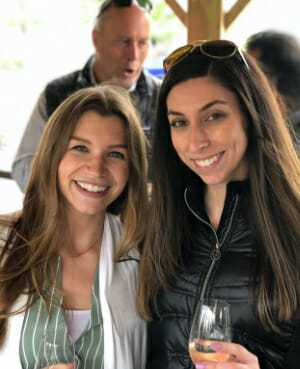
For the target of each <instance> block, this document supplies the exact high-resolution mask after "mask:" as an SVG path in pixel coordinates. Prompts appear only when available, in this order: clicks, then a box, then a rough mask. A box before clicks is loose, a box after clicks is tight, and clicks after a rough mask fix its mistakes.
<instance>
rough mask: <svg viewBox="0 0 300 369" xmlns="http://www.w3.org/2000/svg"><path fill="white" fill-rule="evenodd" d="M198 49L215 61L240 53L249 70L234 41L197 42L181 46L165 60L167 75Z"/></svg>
mask: <svg viewBox="0 0 300 369" xmlns="http://www.w3.org/2000/svg"><path fill="white" fill-rule="evenodd" d="M196 47H199V49H200V51H201V53H202V54H204V55H206V56H208V57H210V58H214V59H226V58H231V57H232V56H233V55H234V54H235V53H236V52H238V53H239V55H240V57H241V59H242V62H243V63H244V65H245V66H246V68H247V69H250V68H249V65H248V63H247V61H246V59H245V57H244V55H243V53H242V52H241V51H240V49H239V48H238V46H237V45H236V44H235V43H233V42H232V41H228V40H212V41H201V40H199V41H196V42H194V43H192V44H187V45H185V46H181V47H179V48H178V49H176V50H174V51H173V52H172V53H171V54H170V55H169V56H167V57H166V58H165V60H164V61H163V66H164V71H165V74H166V73H167V72H168V70H169V69H170V68H171V67H173V65H175V64H177V63H178V62H180V61H181V60H183V59H184V58H185V57H187V56H188V55H189V54H190V53H191V52H192V51H193V50H194V49H195V48H196Z"/></svg>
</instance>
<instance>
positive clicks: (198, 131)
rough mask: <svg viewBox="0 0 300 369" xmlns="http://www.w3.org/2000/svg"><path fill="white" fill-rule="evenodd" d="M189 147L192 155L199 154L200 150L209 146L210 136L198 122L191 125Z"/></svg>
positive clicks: (188, 139) (188, 138)
mask: <svg viewBox="0 0 300 369" xmlns="http://www.w3.org/2000/svg"><path fill="white" fill-rule="evenodd" d="M187 145H188V149H189V151H190V152H191V153H193V152H199V150H202V149H204V148H206V147H207V146H208V145H209V139H208V134H207V132H206V130H205V128H204V127H203V126H202V125H201V124H200V123H198V122H196V123H191V124H190V129H189V132H188V137H187Z"/></svg>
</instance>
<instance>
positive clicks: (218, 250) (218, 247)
mask: <svg viewBox="0 0 300 369" xmlns="http://www.w3.org/2000/svg"><path fill="white" fill-rule="evenodd" d="M186 193H187V188H186V189H185V192H184V200H185V203H186V205H187V207H188V208H189V210H190V211H191V213H192V214H193V215H194V216H195V217H196V218H197V219H198V220H200V221H201V222H202V223H205V224H206V225H207V226H208V227H209V228H210V229H211V230H212V231H213V233H214V235H215V238H216V246H215V249H214V250H212V252H211V253H210V258H211V260H212V262H211V264H210V266H209V269H208V272H207V274H206V276H205V279H204V283H203V286H202V289H201V293H200V300H201V299H203V298H204V295H205V292H206V289H207V285H208V281H209V278H210V276H211V273H212V271H213V268H214V266H215V264H216V261H217V260H219V259H220V258H221V256H222V254H221V247H222V246H223V244H224V242H225V240H226V237H227V235H228V233H229V231H230V229H231V225H232V221H233V217H234V214H235V211H236V207H237V204H238V200H239V195H237V196H236V198H235V202H234V206H233V210H232V213H231V217H230V221H229V225H228V227H227V230H226V233H225V235H224V237H223V240H222V242H221V243H220V242H219V238H218V235H217V232H216V231H215V229H214V228H213V227H212V225H211V224H210V223H208V222H207V221H206V220H204V219H202V218H201V217H199V215H198V214H197V213H195V212H194V210H193V209H192V208H191V207H190V206H189V204H188V201H187V198H186Z"/></svg>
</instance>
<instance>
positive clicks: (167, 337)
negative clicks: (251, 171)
mask: <svg viewBox="0 0 300 369" xmlns="http://www.w3.org/2000/svg"><path fill="white" fill-rule="evenodd" d="M199 194H200V191H199V185H197V186H190V187H188V188H187V190H186V193H185V199H186V204H187V207H188V209H189V211H188V213H189V216H190V224H191V231H192V235H193V241H192V244H191V245H190V248H189V254H188V258H187V261H186V263H185V264H186V272H184V273H181V274H180V275H179V278H178V279H177V281H176V283H174V285H173V287H172V288H171V289H169V290H168V291H165V292H163V293H161V294H160V295H159V299H158V307H159V311H160V318H156V319H154V320H153V321H152V322H151V323H149V339H148V342H149V357H148V365H147V369H150V368H151V369H192V368H194V365H193V363H192V362H191V360H190V358H189V353H188V337H189V331H190V327H191V321H192V317H193V313H194V311H195V307H196V304H197V302H198V300H199V298H200V296H203V297H213V298H219V299H222V300H226V301H227V302H228V303H229V304H230V305H231V326H232V329H233V331H232V334H233V342H235V343H240V344H241V345H243V346H245V347H246V348H247V349H248V350H250V351H251V352H253V353H254V354H255V355H257V356H258V358H259V363H260V368H261V369H279V368H280V369H297V368H300V322H299V321H290V322H284V323H281V324H280V327H281V329H282V335H279V334H276V333H274V332H266V331H265V330H264V329H263V328H262V326H261V324H260V322H259V321H258V319H257V318H256V316H255V315H254V313H253V309H252V306H251V304H250V302H249V301H250V297H249V296H250V295H249V282H250V279H249V271H250V268H251V265H252V261H253V260H254V258H255V254H254V252H253V251H252V247H251V239H252V237H251V231H250V227H249V219H248V216H247V214H248V212H247V208H248V204H247V203H248V198H249V183H248V182H247V181H246V182H233V183H230V184H229V185H228V188H227V196H226V200H225V205H224V211H223V214H222V218H221V221H220V225H219V229H218V232H217V233H216V232H215V231H214V230H213V228H212V227H211V226H210V224H209V221H208V218H207V216H206V215H205V213H204V211H203V208H204V207H203V203H202V199H200V198H199V196H200V195H199Z"/></svg>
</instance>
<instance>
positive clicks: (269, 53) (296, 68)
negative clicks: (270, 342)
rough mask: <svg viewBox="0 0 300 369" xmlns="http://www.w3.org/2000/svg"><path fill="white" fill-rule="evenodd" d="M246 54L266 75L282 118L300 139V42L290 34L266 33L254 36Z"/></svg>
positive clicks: (247, 43) (248, 42)
mask: <svg viewBox="0 0 300 369" xmlns="http://www.w3.org/2000/svg"><path fill="white" fill-rule="evenodd" d="M246 51H247V52H248V53H249V54H250V55H251V56H253V57H254V58H255V59H256V60H257V62H258V64H259V66H260V67H261V69H262V70H263V72H264V73H265V74H266V76H267V78H268V80H269V82H270V84H271V87H272V89H273V93H274V95H275V97H276V99H277V101H278V103H279V106H280V108H281V111H282V114H283V116H284V117H286V120H287V121H288V122H290V123H291V124H292V125H293V127H294V130H295V133H296V135H297V137H298V140H299V139H300V42H299V41H298V40H297V39H296V38H295V37H293V36H292V35H290V34H287V33H284V32H278V31H271V30H270V31H263V32H258V33H256V34H253V35H252V36H250V37H249V38H248V39H247V41H246Z"/></svg>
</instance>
